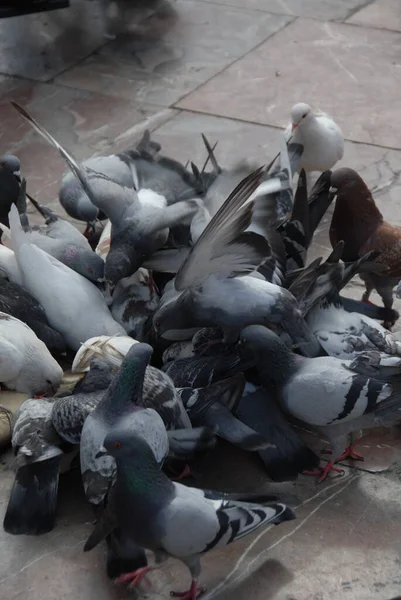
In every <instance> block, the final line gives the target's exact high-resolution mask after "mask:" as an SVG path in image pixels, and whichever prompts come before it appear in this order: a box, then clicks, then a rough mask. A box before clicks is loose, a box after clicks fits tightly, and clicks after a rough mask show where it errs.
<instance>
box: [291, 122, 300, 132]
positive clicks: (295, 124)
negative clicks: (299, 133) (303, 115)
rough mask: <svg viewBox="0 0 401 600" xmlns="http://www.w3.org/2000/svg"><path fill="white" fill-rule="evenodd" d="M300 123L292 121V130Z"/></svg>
mask: <svg viewBox="0 0 401 600" xmlns="http://www.w3.org/2000/svg"><path fill="white" fill-rule="evenodd" d="M297 125H298V123H292V124H291V131H294V129H295V127H296V126H297Z"/></svg>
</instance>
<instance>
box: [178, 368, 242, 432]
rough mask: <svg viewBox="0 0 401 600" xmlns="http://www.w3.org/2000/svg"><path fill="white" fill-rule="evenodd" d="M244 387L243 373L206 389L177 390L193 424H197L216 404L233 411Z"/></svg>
mask: <svg viewBox="0 0 401 600" xmlns="http://www.w3.org/2000/svg"><path fill="white" fill-rule="evenodd" d="M244 385H245V379H244V376H243V375H242V373H238V374H237V375H233V376H232V377H227V378H226V379H222V380H221V381H216V382H215V383H212V384H210V385H208V386H205V387H199V388H192V387H182V388H177V393H178V395H179V396H180V398H181V401H182V403H183V405H184V408H185V410H186V412H187V414H188V417H189V418H190V420H191V422H195V421H196V419H197V418H198V417H199V415H201V414H202V413H204V412H205V410H207V409H208V407H209V406H211V405H213V404H215V403H216V402H219V403H220V404H222V405H224V406H226V407H228V408H229V409H230V410H232V409H233V408H234V407H235V406H237V405H238V402H239V400H240V399H241V396H242V392H243V389H244Z"/></svg>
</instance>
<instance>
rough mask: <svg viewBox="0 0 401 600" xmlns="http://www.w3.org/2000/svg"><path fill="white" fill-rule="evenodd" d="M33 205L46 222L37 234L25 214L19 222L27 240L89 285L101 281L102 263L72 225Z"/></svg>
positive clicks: (44, 207) (51, 212)
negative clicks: (87, 281) (22, 226)
mask: <svg viewBox="0 0 401 600" xmlns="http://www.w3.org/2000/svg"><path fill="white" fill-rule="evenodd" d="M33 202H34V203H35V206H36V207H37V209H38V210H39V211H40V212H41V214H42V215H43V217H44V218H45V219H46V224H45V225H44V226H41V227H40V229H39V230H32V229H31V228H30V227H29V222H28V218H27V215H26V214H25V215H24V217H25V219H24V220H22V218H21V222H22V223H23V224H24V229H25V232H26V236H27V240H29V242H30V243H31V244H35V246H37V247H38V248H41V249H42V250H44V251H45V252H47V253H48V254H50V255H51V256H54V258H57V260H59V261H60V262H61V263H63V264H64V265H66V266H67V267H70V269H73V270H74V271H76V272H77V273H79V274H80V275H82V277H86V279H89V281H92V282H94V283H97V282H99V281H103V277H104V262H103V260H102V258H101V257H100V256H98V255H97V254H96V253H95V252H94V251H93V250H92V248H91V247H90V245H89V242H88V240H87V239H86V237H85V236H84V235H82V233H81V232H80V231H78V229H77V228H76V227H75V226H74V225H73V224H72V223H69V222H68V221H66V220H65V219H61V218H60V217H59V216H58V215H57V214H56V213H54V212H53V211H52V210H50V209H49V208H48V207H46V206H42V205H40V204H39V203H36V201H33ZM20 212H21V211H20Z"/></svg>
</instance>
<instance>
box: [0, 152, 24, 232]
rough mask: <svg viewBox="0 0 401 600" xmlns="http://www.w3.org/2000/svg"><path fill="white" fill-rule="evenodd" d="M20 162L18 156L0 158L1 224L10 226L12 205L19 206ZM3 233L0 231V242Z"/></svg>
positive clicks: (5, 155)
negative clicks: (9, 216) (9, 214)
mask: <svg viewBox="0 0 401 600" xmlns="http://www.w3.org/2000/svg"><path fill="white" fill-rule="evenodd" d="M19 172H20V161H19V159H18V158H17V157H16V156H13V155H11V154H4V155H3V156H1V157H0V222H1V223H3V225H6V226H8V213H9V212H10V208H11V205H12V204H17V202H18V196H19V193H20V186H19V183H18V179H17V177H18V176H19ZM1 238H2V231H0V241H1Z"/></svg>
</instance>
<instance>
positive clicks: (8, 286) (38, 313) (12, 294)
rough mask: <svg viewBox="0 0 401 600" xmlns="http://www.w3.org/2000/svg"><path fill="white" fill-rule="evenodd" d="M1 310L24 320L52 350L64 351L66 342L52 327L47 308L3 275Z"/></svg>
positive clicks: (0, 295)
mask: <svg viewBox="0 0 401 600" xmlns="http://www.w3.org/2000/svg"><path fill="white" fill-rule="evenodd" d="M0 311H1V312H4V313H7V314H8V315H12V316H13V317H15V318H16V319H19V320H20V321H23V322H24V323H26V324H27V325H28V327H30V328H31V329H32V331H33V332H34V333H36V335H37V336H38V338H39V339H40V340H42V342H44V343H45V344H46V346H47V347H48V348H49V350H50V351H51V352H58V353H61V352H64V351H65V350H66V347H67V345H66V343H65V340H64V338H63V336H62V335H61V333H59V332H58V331H56V330H55V329H53V328H52V327H50V325H49V322H48V320H47V317H46V313H45V309H44V308H43V306H41V304H39V302H38V301H37V300H36V299H35V298H34V297H33V296H31V294H30V293H29V292H27V291H26V290H25V289H24V288H22V287H21V286H20V285H18V284H17V283H13V282H12V281H9V280H8V279H6V278H3V277H2V276H1V272H0Z"/></svg>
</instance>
